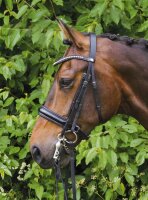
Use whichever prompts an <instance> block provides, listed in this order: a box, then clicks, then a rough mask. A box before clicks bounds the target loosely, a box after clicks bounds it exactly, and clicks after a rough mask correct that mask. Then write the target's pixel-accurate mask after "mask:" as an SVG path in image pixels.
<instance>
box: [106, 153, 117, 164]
mask: <svg viewBox="0 0 148 200" xmlns="http://www.w3.org/2000/svg"><path fill="white" fill-rule="evenodd" d="M107 159H108V162H109V163H110V164H111V165H112V166H113V167H115V166H116V165H117V154H116V153H115V152H114V151H113V150H110V151H108V152H107Z"/></svg>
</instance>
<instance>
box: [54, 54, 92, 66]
mask: <svg viewBox="0 0 148 200" xmlns="http://www.w3.org/2000/svg"><path fill="white" fill-rule="evenodd" d="M72 59H77V60H84V61H87V62H92V63H94V62H95V60H94V58H90V57H85V56H77V55H72V56H66V57H63V58H60V59H59V60H58V61H56V62H55V63H53V65H54V66H55V65H58V64H60V63H63V62H66V61H68V60H72Z"/></svg>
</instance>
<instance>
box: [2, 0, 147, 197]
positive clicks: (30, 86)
mask: <svg viewBox="0 0 148 200" xmlns="http://www.w3.org/2000/svg"><path fill="white" fill-rule="evenodd" d="M53 5H54V7H55V11H56V13H57V15H58V16H61V17H62V18H63V19H64V20H65V21H66V22H67V23H70V24H72V25H73V26H76V28H77V29H79V30H80V31H84V32H86V31H94V32H96V33H97V34H100V33H102V32H112V33H121V34H122V35H129V36H133V37H145V38H147V39H148V31H147V29H148V21H147V16H148V1H147V0H139V1H136V0H130V1H129V0H124V1H122V0H99V1H94V0H91V1H88V0H82V1H77V0H75V1H71V0H70V1H68V0H66V1H62V0H53ZM53 19H54V15H53V10H52V6H51V3H50V1H46V0H32V1H31V0H28V1H27V0H26V1H22V0H0V50H1V51H0V106H1V115H0V177H1V181H0V199H4V200H6V199H7V200H14V199H16V200H20V199H24V200H25V199H26V200H33V199H34V200H35V199H49V200H53V199H55V189H54V188H55V178H54V174H53V172H52V170H43V169H41V168H40V167H39V166H38V165H37V164H35V163H34V162H33V161H32V158H31V155H30V153H29V137H30V134H31V131H32V127H33V125H34V123H35V119H36V116H37V112H38V108H39V106H40V105H41V104H42V103H43V102H44V100H45V98H46V96H47V93H48V91H49V88H50V86H51V84H52V81H53V76H52V75H53V73H54V71H55V70H56V69H55V68H53V67H52V63H53V62H54V61H55V60H56V59H57V57H60V56H61V55H63V52H64V49H65V47H63V45H62V40H61V38H62V37H61V32H60V30H59V28H58V26H57V23H56V22H55V21H54V20H53ZM147 139H148V132H147V131H146V130H144V129H143V128H142V127H141V126H140V125H139V124H138V123H137V121H136V120H134V119H133V118H131V117H129V118H127V117H125V116H122V117H121V116H117V117H114V118H113V119H112V120H111V121H109V122H107V123H106V124H105V125H104V126H102V125H101V126H99V127H96V129H95V130H94V131H93V132H92V134H91V136H90V139H89V140H88V141H85V142H82V143H81V144H80V145H79V147H78V148H77V152H78V155H77V164H79V165H83V164H82V163H85V165H86V166H88V167H86V169H85V170H84V171H83V172H82V173H81V174H79V175H77V177H76V178H77V199H86V196H87V197H88V199H91V200H93V199H95V200H96V199H105V200H110V199H129V200H132V199H138V200H147V199H148V171H147V158H148V143H147ZM59 187H60V199H61V200H62V199H63V189H62V185H61V184H59Z"/></svg>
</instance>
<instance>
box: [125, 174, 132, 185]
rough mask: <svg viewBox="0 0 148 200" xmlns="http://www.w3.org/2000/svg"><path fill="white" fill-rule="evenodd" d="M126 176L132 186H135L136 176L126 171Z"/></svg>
mask: <svg viewBox="0 0 148 200" xmlns="http://www.w3.org/2000/svg"><path fill="white" fill-rule="evenodd" d="M124 176H125V179H126V180H127V182H128V183H129V184H130V185H131V186H134V177H133V176H132V175H131V174H129V173H125V174H124Z"/></svg>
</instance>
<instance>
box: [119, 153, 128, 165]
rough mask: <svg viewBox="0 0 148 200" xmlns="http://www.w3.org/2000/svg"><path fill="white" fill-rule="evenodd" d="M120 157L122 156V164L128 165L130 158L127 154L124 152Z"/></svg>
mask: <svg viewBox="0 0 148 200" xmlns="http://www.w3.org/2000/svg"><path fill="white" fill-rule="evenodd" d="M119 155H120V158H121V160H122V162H124V163H128V158H129V156H128V154H127V153H125V152H123V153H120V154H119Z"/></svg>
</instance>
